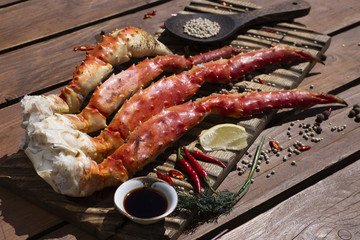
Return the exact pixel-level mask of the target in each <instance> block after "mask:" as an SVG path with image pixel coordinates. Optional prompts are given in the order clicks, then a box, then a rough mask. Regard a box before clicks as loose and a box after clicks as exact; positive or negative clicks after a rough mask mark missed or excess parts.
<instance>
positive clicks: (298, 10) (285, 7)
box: [165, 0, 310, 44]
mask: <svg viewBox="0 0 360 240" xmlns="http://www.w3.org/2000/svg"><path fill="white" fill-rule="evenodd" d="M309 11H310V5H309V3H307V2H306V1H303V0H292V1H285V2H282V3H279V4H275V5H272V6H269V7H266V8H261V9H257V10H253V11H249V12H245V13H240V14H227V15H226V14H211V13H198V14H178V15H177V16H174V17H171V18H169V19H167V20H166V21H165V27H166V29H167V30H168V31H169V32H171V33H172V34H174V35H176V36H178V37H180V38H183V39H186V40H190V41H192V42H197V43H203V44H206V43H212V42H218V41H222V40H225V39H227V38H229V37H230V36H232V35H233V34H235V33H236V32H237V31H238V30H239V29H241V28H245V27H248V26H252V25H257V24H266V23H270V22H280V21H289V20H292V19H294V18H298V17H302V16H305V15H307V14H308V13H309ZM199 17H201V18H206V19H209V20H210V21H213V22H217V23H218V24H219V25H220V32H219V33H218V34H217V35H215V36H212V37H209V38H198V37H194V36H190V35H188V34H186V33H184V25H185V23H186V22H188V21H190V20H191V19H197V18H199Z"/></svg>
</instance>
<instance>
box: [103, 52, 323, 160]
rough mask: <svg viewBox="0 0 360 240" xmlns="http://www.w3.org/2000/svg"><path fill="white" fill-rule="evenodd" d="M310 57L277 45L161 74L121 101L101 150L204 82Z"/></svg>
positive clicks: (235, 77)
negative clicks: (165, 74)
mask: <svg viewBox="0 0 360 240" xmlns="http://www.w3.org/2000/svg"><path fill="white" fill-rule="evenodd" d="M313 60H315V61H317V60H318V59H317V58H316V57H315V56H313V55H311V54H309V53H307V52H303V51H299V50H295V49H293V48H290V47H281V46H277V47H274V48H270V49H262V50H259V51H254V52H248V53H243V54H239V55H237V56H235V57H232V58H230V59H220V60H217V61H213V62H208V63H204V64H199V65H196V66H194V67H193V68H192V69H191V70H189V71H187V72H183V73H180V74H178V75H173V76H170V77H168V78H162V79H161V80H159V81H157V82H156V83H154V84H152V85H150V86H149V87H148V88H146V89H144V90H140V91H138V92H137V93H136V94H135V95H134V96H133V97H132V98H131V99H129V101H126V102H125V103H124V105H123V106H122V107H121V109H120V110H119V111H118V112H117V114H116V115H115V117H114V118H113V120H112V122H111V123H110V124H109V126H108V127H107V128H106V129H104V130H103V131H102V132H101V134H100V135H99V136H98V137H97V138H96V139H97V140H98V141H102V142H107V148H105V149H106V150H105V149H103V150H102V151H105V152H104V155H106V154H108V153H109V152H110V153H111V152H112V151H113V150H115V149H116V148H118V147H119V146H120V145H121V144H122V143H123V141H124V140H125V139H126V138H127V136H128V135H129V133H130V132H131V131H132V130H134V129H135V127H136V126H137V125H138V124H139V123H140V122H144V121H146V120H147V119H149V118H150V117H151V116H153V115H155V114H157V113H158V112H160V111H161V110H162V109H163V108H167V107H170V106H173V105H176V104H179V103H182V102H183V101H184V100H186V99H188V98H189V97H191V96H193V95H194V94H195V93H196V92H197V90H198V89H199V88H200V87H201V85H202V84H203V83H204V82H212V83H227V82H231V81H236V80H238V79H239V78H240V77H242V76H244V75H246V74H247V73H249V72H251V71H254V70H255V69H260V68H263V67H265V66H268V65H272V64H280V63H290V62H292V61H313ZM144 109H146V111H144ZM119 133H120V135H119ZM99 148H101V146H99Z"/></svg>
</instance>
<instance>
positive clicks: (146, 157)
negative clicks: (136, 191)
mask: <svg viewBox="0 0 360 240" xmlns="http://www.w3.org/2000/svg"><path fill="white" fill-rule="evenodd" d="M327 103H341V104H346V103H345V101H344V100H342V99H341V98H338V97H336V96H333V95H329V94H315V93H311V92H308V91H302V90H283V91H273V92H253V93H248V94H224V95H211V96H208V97H205V98H202V99H199V100H197V101H195V102H192V101H188V102H186V103H184V104H180V105H177V106H173V107H170V108H167V109H163V110H162V111H161V112H160V113H159V114H157V115H155V116H153V117H152V118H150V119H149V120H148V121H146V122H144V123H143V124H141V125H139V127H138V128H136V129H135V130H134V131H133V132H132V133H131V134H130V135H129V137H128V139H127V142H126V143H125V144H124V145H122V146H121V147H120V148H119V149H117V150H116V151H115V152H114V153H113V154H112V155H110V156H109V157H108V158H106V159H105V160H104V162H103V163H100V164H99V167H103V166H105V165H106V166H109V167H110V166H115V165H116V164H117V163H118V162H119V161H120V162H121V164H122V166H123V167H124V168H125V169H126V172H127V174H128V177H130V176H132V175H133V174H134V173H136V172H137V171H138V170H139V169H141V168H143V167H144V166H145V165H146V164H148V163H149V162H151V161H152V160H153V159H155V158H156V156H157V155H158V154H159V153H161V152H162V151H163V150H165V149H166V148H167V147H168V146H169V145H170V144H171V143H173V142H174V141H176V140H177V139H179V138H180V137H181V136H182V135H183V134H184V133H185V132H186V131H187V130H189V129H190V128H192V127H194V126H195V125H197V124H198V123H199V122H200V121H202V120H203V119H204V118H205V116H206V115H207V114H208V113H214V114H221V115H225V116H231V117H235V118H240V117H247V116H251V115H253V114H256V113H262V112H264V111H268V110H273V109H280V108H298V107H302V108H308V107H310V106H312V105H315V104H327Z"/></svg>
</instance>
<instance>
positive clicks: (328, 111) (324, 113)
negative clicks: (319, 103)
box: [322, 110, 331, 120]
mask: <svg viewBox="0 0 360 240" xmlns="http://www.w3.org/2000/svg"><path fill="white" fill-rule="evenodd" d="M330 113H331V111H330V110H325V111H323V112H322V114H323V115H324V117H325V120H327V119H328V118H329V116H330Z"/></svg>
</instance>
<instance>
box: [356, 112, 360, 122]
mask: <svg viewBox="0 0 360 240" xmlns="http://www.w3.org/2000/svg"><path fill="white" fill-rule="evenodd" d="M355 122H360V114H357V115H356V116H355Z"/></svg>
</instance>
